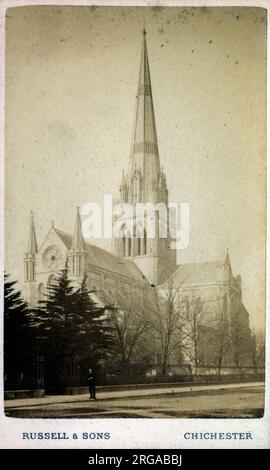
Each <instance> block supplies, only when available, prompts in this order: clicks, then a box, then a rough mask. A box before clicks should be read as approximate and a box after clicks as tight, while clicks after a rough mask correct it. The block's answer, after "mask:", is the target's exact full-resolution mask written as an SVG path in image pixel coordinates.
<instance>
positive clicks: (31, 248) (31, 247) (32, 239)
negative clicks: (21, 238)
mask: <svg viewBox="0 0 270 470" xmlns="http://www.w3.org/2000/svg"><path fill="white" fill-rule="evenodd" d="M37 251H38V247H37V239H36V231H35V224H34V215H33V212H30V231H29V240H28V245H27V253H31V254H32V255H35V254H36V253H37Z"/></svg>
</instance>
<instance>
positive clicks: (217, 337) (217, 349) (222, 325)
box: [211, 296, 231, 378]
mask: <svg viewBox="0 0 270 470" xmlns="http://www.w3.org/2000/svg"><path fill="white" fill-rule="evenodd" d="M212 331H213V339H212V341H211V350H212V353H213V362H214V364H215V365H216V366H217V367H218V376H219V378H220V375H221V369H222V367H223V365H224V362H225V360H226V358H227V355H228V351H229V350H230V348H231V339H230V331H229V319H228V311H227V299H226V296H224V298H223V302H222V307H221V309H220V311H219V312H217V313H216V314H215V319H214V323H213V330H212Z"/></svg>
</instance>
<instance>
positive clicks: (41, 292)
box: [37, 283, 46, 302]
mask: <svg viewBox="0 0 270 470" xmlns="http://www.w3.org/2000/svg"><path fill="white" fill-rule="evenodd" d="M45 294H46V288H45V286H44V284H43V283H41V284H39V285H38V288H37V301H38V302H40V301H41V300H45Z"/></svg>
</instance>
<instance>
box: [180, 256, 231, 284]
mask: <svg viewBox="0 0 270 470" xmlns="http://www.w3.org/2000/svg"><path fill="white" fill-rule="evenodd" d="M223 267H224V263H222V262H221V261H212V262H210V263H187V264H181V265H179V266H178V267H177V268H176V270H175V271H174V273H173V274H172V276H171V279H172V281H173V283H174V285H175V284H179V285H183V286H185V285H191V284H193V285H194V284H195V285H197V284H204V283H211V282H213V283H214V282H216V280H217V270H218V269H223Z"/></svg>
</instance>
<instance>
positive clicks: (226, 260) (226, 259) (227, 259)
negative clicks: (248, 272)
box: [224, 248, 231, 267]
mask: <svg viewBox="0 0 270 470" xmlns="http://www.w3.org/2000/svg"><path fill="white" fill-rule="evenodd" d="M224 265H225V266H229V267H230V266H231V262H230V256H229V249H228V248H227V253H226V258H225V263H224Z"/></svg>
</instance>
